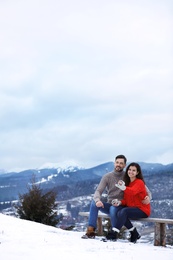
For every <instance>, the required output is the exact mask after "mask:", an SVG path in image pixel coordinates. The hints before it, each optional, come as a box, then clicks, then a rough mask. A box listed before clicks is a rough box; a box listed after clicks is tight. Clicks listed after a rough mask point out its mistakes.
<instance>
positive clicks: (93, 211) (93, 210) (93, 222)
mask: <svg viewBox="0 0 173 260" xmlns="http://www.w3.org/2000/svg"><path fill="white" fill-rule="evenodd" d="M103 205H104V208H101V207H97V206H96V203H95V201H94V200H93V201H92V202H91V206H90V215H89V220H88V225H89V226H91V227H94V228H97V217H98V212H99V211H101V212H102V213H105V214H108V215H109V216H110V219H111V226H112V227H115V226H116V225H117V213H118V212H119V210H121V209H122V208H123V206H118V207H115V206H112V204H110V203H107V202H103Z"/></svg>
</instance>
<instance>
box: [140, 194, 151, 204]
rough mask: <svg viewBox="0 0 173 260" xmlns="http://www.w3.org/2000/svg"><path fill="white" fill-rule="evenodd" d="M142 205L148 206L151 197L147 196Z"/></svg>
mask: <svg viewBox="0 0 173 260" xmlns="http://www.w3.org/2000/svg"><path fill="white" fill-rule="evenodd" d="M142 203H143V204H145V205H147V204H149V203H150V197H149V196H146V197H145V198H144V199H143V200H142Z"/></svg>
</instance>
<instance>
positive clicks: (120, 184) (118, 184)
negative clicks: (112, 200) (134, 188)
mask: <svg viewBox="0 0 173 260" xmlns="http://www.w3.org/2000/svg"><path fill="white" fill-rule="evenodd" d="M115 186H116V187H117V188H119V189H120V190H123V191H124V190H125V189H126V186H125V182H124V181H122V180H120V181H119V182H118V183H117V184H115Z"/></svg>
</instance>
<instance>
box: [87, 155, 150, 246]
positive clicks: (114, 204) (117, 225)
mask: <svg viewBox="0 0 173 260" xmlns="http://www.w3.org/2000/svg"><path fill="white" fill-rule="evenodd" d="M126 162H127V159H126V157H125V156H124V155H118V156H116V158H115V163H114V171H113V172H109V173H106V174H105V175H104V176H103V177H102V179H101V181H100V183H99V185H98V187H97V189H96V191H95V193H94V199H93V201H92V202H91V206H90V214H89V220H88V228H87V231H86V234H85V235H83V236H82V238H83V239H93V238H95V236H96V233H95V231H96V228H97V217H98V211H99V210H100V211H101V212H103V213H105V214H108V215H109V216H110V220H111V231H110V232H108V234H107V235H106V239H105V240H104V241H106V240H111V241H116V240H117V238H118V233H119V232H120V229H121V228H122V226H125V227H126V228H127V229H128V230H129V232H130V235H131V236H130V241H131V242H133V243H136V241H137V239H139V238H140V235H139V233H138V231H137V229H136V228H135V227H134V226H133V225H132V223H131V221H130V219H138V218H147V217H148V216H149V215H150V212H151V209H150V200H151V193H150V191H149V189H148V188H147V186H146V185H145V182H144V179H143V175H142V171H141V167H140V165H139V164H138V163H130V164H129V165H128V166H127V168H126V171H124V168H125V166H126ZM105 189H106V190H107V194H108V197H107V202H102V201H101V195H102V193H103V191H104V190H105Z"/></svg>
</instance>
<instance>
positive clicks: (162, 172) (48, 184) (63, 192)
mask: <svg viewBox="0 0 173 260" xmlns="http://www.w3.org/2000/svg"><path fill="white" fill-rule="evenodd" d="M139 164H140V166H141V168H142V172H143V175H144V179H145V182H146V185H147V186H148V188H149V189H150V191H151V192H152V203H153V210H152V215H153V216H160V217H161V216H162V217H166V218H172V217H173V192H172V187H173V163H172V164H168V165H162V164H159V163H145V162H139ZM113 168H114V163H113V162H106V163H103V164H100V165H97V166H94V167H92V168H88V169H84V168H80V167H78V166H68V167H65V168H62V167H56V168H49V167H47V168H44V169H28V170H25V171H21V172H8V173H1V174H0V210H2V209H4V208H7V207H8V206H9V204H10V203H12V202H13V201H15V200H18V196H19V193H20V194H23V193H25V192H27V188H28V185H30V184H31V181H32V178H33V176H35V180H36V182H37V183H38V184H39V185H40V187H41V188H42V189H43V190H44V191H48V190H50V189H54V191H56V192H57V200H58V201H59V202H61V201H69V200H71V199H72V198H76V197H82V196H87V195H88V196H89V195H91V194H93V193H94V191H95V188H96V186H97V184H98V183H99V181H100V179H101V177H102V176H103V175H104V174H105V173H106V172H109V171H112V170H113ZM88 204H89V202H88ZM84 209H86V204H85V207H83V208H81V207H80V210H84ZM87 209H88V207H87Z"/></svg>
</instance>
